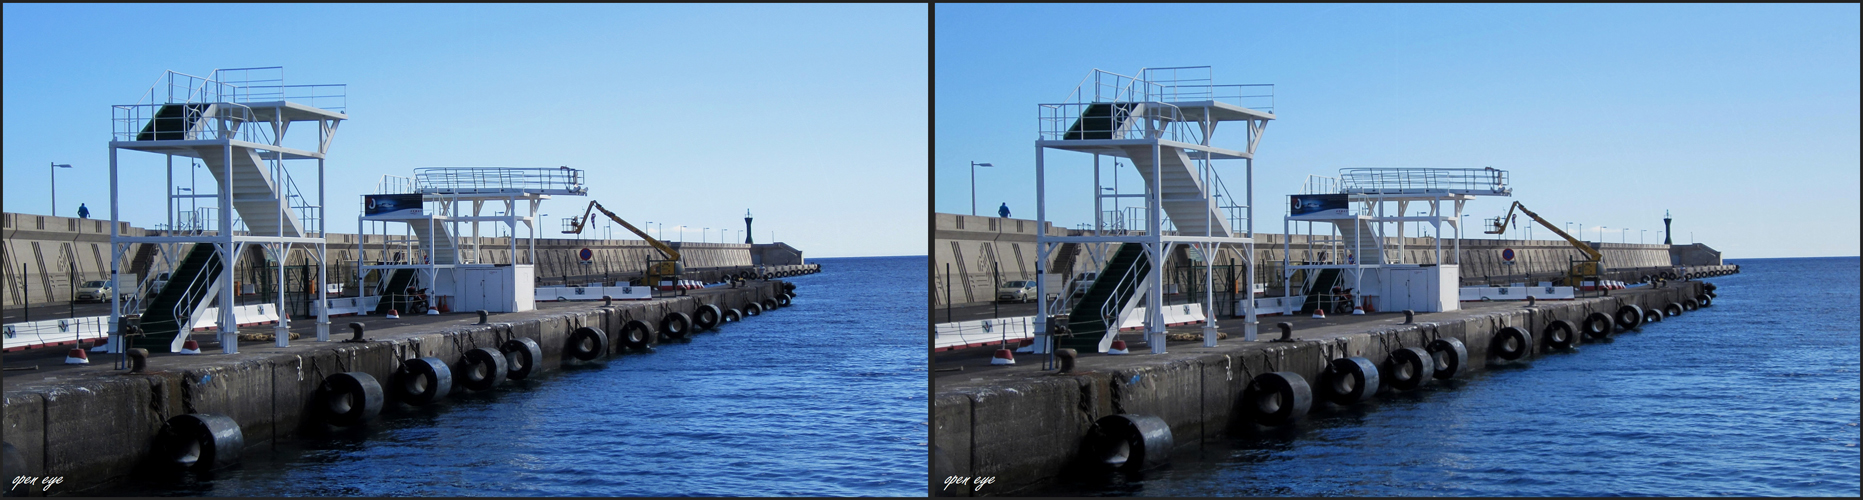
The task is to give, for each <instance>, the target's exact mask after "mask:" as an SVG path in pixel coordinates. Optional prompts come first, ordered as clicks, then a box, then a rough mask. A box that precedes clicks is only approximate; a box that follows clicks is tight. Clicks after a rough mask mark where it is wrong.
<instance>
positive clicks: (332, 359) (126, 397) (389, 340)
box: [4, 280, 784, 495]
mask: <svg viewBox="0 0 1863 500" xmlns="http://www.w3.org/2000/svg"><path fill="white" fill-rule="evenodd" d="M783 291H784V288H783V282H781V281H774V280H772V281H752V282H749V283H748V284H747V285H746V286H744V287H742V288H731V287H716V288H708V289H703V290H693V291H690V293H689V295H687V296H681V297H671V298H661V299H654V300H650V301H633V302H621V301H616V302H615V303H614V305H612V306H603V305H602V302H601V301H594V302H565V303H549V304H540V306H543V307H540V308H539V309H538V310H534V311H527V312H522V313H509V314H496V315H492V316H491V317H490V319H489V320H488V324H484V325H478V324H475V323H477V322H478V316H477V315H476V314H473V313H470V312H468V313H454V314H446V315H441V316H409V317H407V318H405V319H402V320H388V319H384V318H381V317H379V316H360V317H343V318H333V320H332V323H334V324H335V325H336V327H335V328H332V330H333V331H332V332H331V333H332V335H331V338H332V341H331V342H317V341H315V340H314V337H312V336H306V337H305V338H300V339H299V340H294V341H292V342H291V347H287V348H277V347H273V346H272V343H271V341H251V342H247V343H246V345H242V346H241V352H240V353H239V354H233V355H222V354H204V355H195V356H183V355H176V354H166V353H162V354H152V355H151V356H150V358H149V366H148V370H147V372H146V373H142V374H129V373H126V371H125V370H116V369H112V362H113V360H115V358H116V355H114V354H102V353H97V354H96V355H94V356H93V357H92V359H91V363H90V364H89V365H77V366H69V367H67V366H66V365H62V364H53V365H50V366H47V367H46V368H45V369H42V370H30V371H9V372H6V377H5V382H6V394H5V396H6V399H5V418H4V429H5V441H6V443H8V444H10V445H12V446H14V447H16V448H17V449H18V450H19V452H20V454H21V455H22V456H23V459H24V462H25V464H24V469H25V470H24V471H23V472H22V474H24V475H28V476H40V477H63V478H64V482H63V483H62V484H61V485H60V486H59V487H56V488H53V491H52V494H54V495H57V494H61V493H62V494H67V495H69V494H82V492H83V491H85V490H88V489H92V488H96V487H100V486H105V485H107V484H110V483H111V482H114V481H116V480H120V479H122V478H124V477H126V476H127V475H129V474H131V473H133V472H135V471H137V470H138V468H139V467H143V466H145V465H146V462H147V461H148V460H149V458H150V454H151V448H152V443H153V442H154V440H155V437H156V435H157V432H158V431H159V430H160V428H161V426H162V424H163V422H165V421H167V419H168V418H170V417H173V416H176V415H182V414H187V413H218V414H224V415H227V416H229V417H232V419H233V420H235V421H237V422H238V423H239V426H240V430H241V432H243V433H244V436H245V442H246V445H247V450H253V449H265V448H269V447H271V446H272V445H273V443H276V442H278V440H280V439H287V438H291V437H292V436H294V435H297V434H298V433H299V432H300V431H301V430H304V429H308V428H310V427H309V426H313V425H323V424H322V423H321V422H320V421H317V420H316V418H315V416H314V415H315V414H314V413H312V412H311V411H309V408H310V405H311V404H312V403H313V402H314V401H315V400H314V398H315V397H316V395H317V391H318V387H319V385H320V384H321V383H322V382H323V380H324V378H325V377H327V376H329V375H332V374H336V373H340V372H345V371H362V372H366V373H368V374H370V375H371V376H374V377H375V378H376V380H377V381H379V382H381V383H382V384H383V386H384V388H386V387H387V386H388V384H390V383H391V381H392V380H394V378H393V375H394V373H395V370H396V368H397V366H398V365H399V363H400V362H401V360H404V359H409V358H415V357H422V356H433V357H437V358H440V359H442V360H445V361H446V362H447V363H449V364H453V365H454V366H457V363H458V362H459V360H460V359H461V356H462V354H464V353H465V352H466V351H468V350H471V349H474V348H478V347H491V348H494V349H496V348H497V347H498V346H499V344H500V343H501V342H503V341H504V340H508V339H511V338H516V337H526V338H530V339H533V340H535V341H537V343H538V344H539V345H540V346H541V347H542V348H543V359H542V360H541V362H540V363H539V364H538V366H537V368H538V369H540V370H542V371H546V372H547V371H554V370H558V369H560V368H561V367H562V366H563V365H564V364H566V363H578V362H579V361H574V360H573V358H571V359H569V360H566V358H565V356H566V355H565V344H566V342H567V340H568V337H569V334H570V332H572V331H574V330H575V329H577V328H580V327H583V326H591V327H597V328H600V329H602V330H603V331H604V332H606V333H607V334H608V335H609V338H610V339H611V342H610V345H611V346H618V345H620V342H619V341H618V340H617V336H618V335H619V332H620V330H621V326H622V325H623V324H625V323H626V322H627V321H629V320H636V319H638V320H642V321H645V322H647V323H648V324H650V325H654V330H655V331H658V330H659V327H658V325H659V322H660V319H661V318H662V317H663V316H665V315H667V314H670V313H673V312H683V313H686V314H688V315H690V314H692V313H693V311H694V310H696V309H698V308H699V307H700V306H702V305H705V304H715V305H717V306H719V307H721V308H735V309H743V308H745V306H746V304H749V303H751V302H760V301H763V300H765V299H775V298H776V297H778V296H779V295H781V294H782V293H783ZM748 320H749V321H756V320H755V319H754V318H750V319H748ZM350 322H362V323H365V324H367V328H366V332H365V337H366V338H369V339H371V341H370V342H366V343H341V342H336V341H335V340H338V339H346V338H349V337H350V331H349V329H348V328H343V327H342V325H346V324H348V323H350ZM308 323H309V322H306V321H299V322H297V323H296V324H295V325H294V330H295V329H296V328H295V327H296V326H304V325H307V324H308ZM723 328H726V329H729V328H730V327H729V326H725V327H723ZM259 330H263V331H264V332H266V333H270V330H271V327H269V326H267V327H261V328H259ZM656 337H657V336H656ZM703 342H704V340H703V336H700V337H699V338H698V339H697V343H700V344H702V343H703ZM203 344H204V345H205V343H203ZM209 352H213V351H212V350H210V351H209ZM16 356H19V354H12V355H8V356H7V359H8V361H9V362H8V366H9V367H12V366H17V363H18V361H16V359H18V358H16ZM59 359H60V361H62V356H60V358H59ZM605 359H609V361H608V362H617V363H624V362H626V361H625V360H624V359H623V360H617V359H614V358H605ZM53 363H57V361H54V362H53ZM456 373H457V372H456ZM456 376H457V375H456ZM545 383H548V382H547V381H546V382H545ZM454 387H455V389H454V390H455V391H456V392H457V391H463V390H464V389H462V388H460V386H459V385H455V386H454ZM385 392H388V393H392V392H393V391H385ZM387 400H388V404H389V405H390V406H392V405H395V404H398V403H397V402H396V401H395V397H394V396H392V395H389V396H388V397H387ZM9 467H11V465H9ZM21 490H22V491H23V490H24V488H22V489H21ZM33 494H34V495H39V494H42V493H41V492H39V491H38V490H35V491H34V493H33Z"/></svg>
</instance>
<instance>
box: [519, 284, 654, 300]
mask: <svg viewBox="0 0 1863 500" xmlns="http://www.w3.org/2000/svg"><path fill="white" fill-rule="evenodd" d="M603 295H607V296H609V297H613V298H614V299H615V300H647V299H651V298H653V289H652V288H651V287H645V286H626V285H622V286H608V287H604V286H545V287H537V293H536V297H537V300H538V301H552V300H601V299H602V296H603Z"/></svg>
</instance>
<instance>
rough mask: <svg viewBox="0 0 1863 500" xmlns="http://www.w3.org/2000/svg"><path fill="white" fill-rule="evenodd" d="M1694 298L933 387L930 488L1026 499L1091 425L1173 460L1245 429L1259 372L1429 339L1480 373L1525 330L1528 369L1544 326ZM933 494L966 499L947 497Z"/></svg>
mask: <svg viewBox="0 0 1863 500" xmlns="http://www.w3.org/2000/svg"><path fill="white" fill-rule="evenodd" d="M1702 290H1703V288H1702V283H1701V282H1672V283H1670V284H1669V286H1668V287H1667V288H1664V289H1651V290H1623V291H1618V292H1614V293H1612V294H1611V295H1610V296H1607V297H1599V298H1588V299H1578V300H1573V301H1561V302H1540V303H1539V305H1538V306H1536V307H1531V308H1529V307H1525V304H1520V307H1504V308H1495V309H1485V310H1477V311H1464V312H1461V313H1440V314H1441V315H1440V316H1439V315H1427V316H1428V317H1427V318H1426V317H1419V318H1418V321H1417V324H1412V325H1402V324H1396V323H1395V322H1392V321H1383V322H1378V323H1361V324H1346V325H1339V326H1332V327H1322V328H1315V329H1313V330H1310V331H1299V332H1297V334H1298V335H1299V337H1300V338H1301V339H1302V340H1300V341H1298V342H1292V343H1278V342H1277V343H1271V342H1253V343H1240V342H1225V343H1223V344H1219V346H1218V347H1216V348H1213V349H1202V348H1196V349H1190V348H1180V349H1178V350H1176V351H1174V352H1172V353H1170V354H1165V355H1137V356H1123V357H1104V356H1090V357H1086V358H1083V359H1082V360H1081V364H1080V367H1079V368H1077V369H1076V371H1077V373H1073V374H1065V375H1057V374H1050V373H1040V372H1035V373H1024V372H1012V373H1010V374H1005V375H1001V376H989V377H975V378H973V379H969V380H965V379H964V377H961V376H949V377H943V378H940V379H939V380H938V381H937V386H936V388H935V395H934V398H933V415H932V425H933V426H934V427H935V428H936V431H935V433H934V443H933V448H934V451H933V455H934V456H933V471H932V474H933V475H932V477H933V479H934V482H935V483H936V482H937V481H940V480H942V478H945V477H948V476H967V477H992V478H995V483H994V484H993V485H991V487H990V488H987V489H986V491H984V492H983V494H990V493H992V492H993V493H996V494H1013V493H1015V492H1017V491H1026V490H1028V489H1030V488H1034V487H1039V486H1040V485H1042V484H1044V483H1046V482H1048V481H1050V480H1052V479H1054V478H1056V477H1057V476H1060V475H1062V474H1063V473H1064V472H1065V471H1067V470H1068V469H1069V468H1070V466H1071V465H1072V464H1073V462H1074V460H1075V459H1076V457H1077V455H1078V453H1079V449H1080V446H1081V441H1082V439H1083V438H1084V437H1085V436H1086V435H1087V431H1088V429H1089V428H1091V426H1092V425H1093V423H1094V421H1095V420H1097V419H1099V418H1100V417H1104V416H1108V415H1114V414H1120V413H1138V414H1148V415H1155V416H1158V417H1160V418H1162V419H1163V420H1164V421H1165V422H1166V423H1168V424H1169V425H1170V428H1171V433H1172V434H1173V436H1174V438H1175V442H1176V444H1177V446H1178V447H1179V449H1183V448H1185V447H1195V446H1198V443H1199V442H1201V441H1203V440H1206V439H1211V438H1217V437H1220V436H1224V435H1226V434H1228V433H1230V432H1232V431H1233V430H1235V429H1237V426H1240V425H1251V426H1252V425H1255V424H1252V423H1247V422H1246V421H1245V419H1244V417H1243V414H1242V412H1241V409H1240V408H1241V407H1240V406H1239V404H1238V403H1239V401H1238V400H1239V399H1240V398H1241V395H1242V393H1243V390H1244V389H1245V388H1246V387H1247V385H1248V384H1249V382H1250V380H1252V378H1253V377H1254V376H1256V375H1260V374H1262V373H1267V372H1272V371H1288V372H1294V373H1298V374H1300V376H1302V377H1304V378H1306V380H1307V381H1308V383H1309V384H1310V385H1313V384H1316V382H1315V381H1317V380H1319V376H1320V374H1321V371H1322V370H1323V369H1324V363H1325V361H1326V360H1327V359H1330V358H1335V357H1344V356H1363V357H1366V358H1369V359H1370V360H1371V361H1372V362H1374V363H1378V364H1380V365H1381V364H1382V363H1384V361H1385V360H1386V358H1387V356H1388V354H1387V353H1389V352H1390V351H1392V350H1396V349H1400V348H1403V347H1422V346H1424V345H1425V344H1426V343H1427V342H1428V341H1430V340H1431V339H1435V338H1456V339H1460V340H1461V341H1462V342H1463V344H1465V345H1466V346H1467V348H1468V353H1469V365H1470V366H1468V367H1467V369H1469V370H1483V369H1486V368H1487V365H1488V362H1496V361H1498V360H1497V359H1495V358H1491V357H1489V356H1488V355H1487V354H1486V353H1488V352H1489V344H1490V340H1491V339H1492V338H1493V336H1494V333H1495V332H1496V331H1498V330H1500V329H1501V328H1504V327H1507V326H1518V327H1520V328H1523V329H1525V330H1527V332H1528V333H1529V334H1530V335H1531V336H1532V338H1533V342H1532V345H1533V346H1534V347H1533V349H1532V351H1531V352H1530V353H1529V354H1527V356H1528V357H1527V358H1523V359H1531V358H1532V357H1536V356H1538V355H1540V354H1541V352H1540V351H1541V350H1542V349H1543V347H1542V346H1543V340H1542V335H1543V333H1542V329H1543V328H1544V327H1545V326H1546V325H1547V324H1548V323H1550V322H1551V321H1553V320H1556V319H1562V320H1565V321H1568V322H1572V323H1573V324H1574V325H1579V324H1581V323H1580V320H1581V319H1583V318H1584V317H1585V316H1586V315H1588V314H1590V313H1592V312H1604V313H1606V314H1610V313H1612V312H1614V311H1616V309H1617V308H1618V307H1620V306H1622V305H1624V304H1636V305H1639V306H1642V307H1645V308H1651V307H1661V306H1662V305H1665V304H1668V303H1670V302H1672V301H1677V300H1679V299H1682V298H1685V297H1695V296H1697V295H1699V294H1701V293H1702ZM1689 314H1693V313H1689ZM1401 320H1402V318H1401V317H1398V318H1397V319H1396V321H1401ZM1263 326H1264V328H1263V330H1264V331H1263V335H1264V338H1268V337H1271V336H1278V332H1274V333H1269V332H1270V331H1272V330H1273V328H1272V327H1271V326H1268V325H1267V324H1264V325H1263ZM1135 352H1137V351H1135ZM1484 359H1488V360H1489V361H1488V362H1484V361H1483V360H1484ZM1315 387H1316V388H1317V385H1315ZM1316 397H1317V396H1316ZM1314 404H1315V405H1320V404H1322V403H1319V402H1318V401H1316V402H1315V403H1314ZM934 489H936V488H934ZM940 494H945V495H971V494H974V491H973V490H971V489H968V488H965V489H961V490H960V489H959V488H951V489H949V490H940Z"/></svg>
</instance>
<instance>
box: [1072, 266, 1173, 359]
mask: <svg viewBox="0 0 1863 500" xmlns="http://www.w3.org/2000/svg"><path fill="white" fill-rule="evenodd" d="M1149 276H1151V259H1150V258H1148V257H1146V255H1145V250H1144V245H1141V244H1137V243H1126V244H1122V245H1119V250H1118V251H1117V252H1115V253H1114V254H1113V258H1111V259H1107V261H1106V267H1105V268H1103V269H1100V277H1099V279H1097V280H1095V281H1094V282H1093V287H1091V288H1088V289H1087V293H1086V294H1085V295H1083V296H1082V297H1081V298H1080V301H1079V302H1075V303H1074V309H1073V312H1072V313H1070V314H1068V323H1067V329H1068V331H1070V332H1073V336H1071V337H1059V341H1058V342H1057V343H1056V345H1057V346H1059V347H1072V348H1075V349H1081V350H1086V349H1093V352H1099V351H1100V350H1101V349H1099V346H1100V345H1101V344H1103V343H1105V342H1102V340H1104V339H1105V337H1107V336H1109V335H1112V334H1115V333H1116V332H1117V331H1118V328H1117V327H1118V325H1119V321H1120V320H1121V319H1123V317H1124V316H1125V314H1127V313H1129V312H1130V311H1131V310H1132V306H1134V305H1136V304H1137V302H1138V299H1139V298H1140V297H1141V295H1140V294H1138V293H1137V292H1138V290H1139V286H1140V285H1141V284H1143V282H1144V281H1145V279H1146V278H1147V277H1149ZM1108 342H1110V341H1108Z"/></svg>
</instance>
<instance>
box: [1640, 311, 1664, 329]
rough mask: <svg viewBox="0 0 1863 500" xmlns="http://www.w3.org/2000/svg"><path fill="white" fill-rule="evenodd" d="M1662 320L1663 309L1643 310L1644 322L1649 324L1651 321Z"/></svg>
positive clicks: (1658, 321)
mask: <svg viewBox="0 0 1863 500" xmlns="http://www.w3.org/2000/svg"><path fill="white" fill-rule="evenodd" d="M1661 322H1662V311H1661V310H1658V309H1644V310H1643V324H1645V325H1648V324H1650V323H1661Z"/></svg>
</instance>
